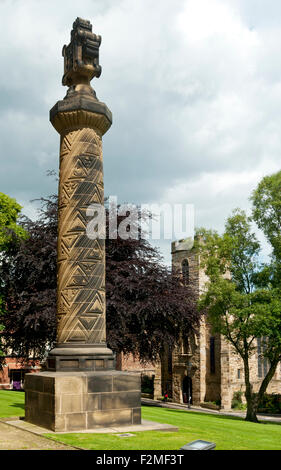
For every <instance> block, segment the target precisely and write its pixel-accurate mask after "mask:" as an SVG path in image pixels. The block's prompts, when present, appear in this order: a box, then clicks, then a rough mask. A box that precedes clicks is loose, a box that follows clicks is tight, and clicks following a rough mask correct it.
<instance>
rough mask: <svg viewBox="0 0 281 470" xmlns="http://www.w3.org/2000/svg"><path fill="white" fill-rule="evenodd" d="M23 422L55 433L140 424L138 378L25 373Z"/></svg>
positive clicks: (105, 373) (113, 374)
mask: <svg viewBox="0 0 281 470" xmlns="http://www.w3.org/2000/svg"><path fill="white" fill-rule="evenodd" d="M24 389H25V394H26V398H25V420H26V421H27V422H29V423H32V424H36V425H37V426H41V427H43V428H47V429H50V430H51V431H55V432H64V431H65V432H67V431H75V430H77V431H79V430H86V429H94V428H98V427H114V426H127V425H132V424H141V384H140V375H139V374H135V373H134V374H132V373H129V372H122V371H101V372H98V371H93V372H71V373H70V372H68V373H67V372H40V373H38V374H26V375H25V382H24Z"/></svg>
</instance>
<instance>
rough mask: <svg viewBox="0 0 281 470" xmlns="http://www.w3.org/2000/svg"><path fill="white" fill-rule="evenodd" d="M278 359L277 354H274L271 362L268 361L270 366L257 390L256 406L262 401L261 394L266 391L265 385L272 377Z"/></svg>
mask: <svg viewBox="0 0 281 470" xmlns="http://www.w3.org/2000/svg"><path fill="white" fill-rule="evenodd" d="M279 361H280V357H279V354H276V356H275V357H274V358H273V360H272V362H270V368H269V370H268V372H267V374H266V376H265V377H264V379H263V381H262V383H261V386H260V389H259V392H258V396H257V407H258V405H259V403H260V402H261V401H262V399H263V396H264V394H265V392H266V389H267V386H268V384H269V382H270V381H271V379H272V377H273V376H274V374H275V371H276V368H277V365H278V363H279Z"/></svg>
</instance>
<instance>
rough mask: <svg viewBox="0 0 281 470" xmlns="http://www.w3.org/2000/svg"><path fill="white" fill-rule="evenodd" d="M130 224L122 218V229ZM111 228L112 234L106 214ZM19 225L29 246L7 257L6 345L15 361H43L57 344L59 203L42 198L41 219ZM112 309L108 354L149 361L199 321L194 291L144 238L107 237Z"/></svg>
mask: <svg viewBox="0 0 281 470" xmlns="http://www.w3.org/2000/svg"><path fill="white" fill-rule="evenodd" d="M142 217H150V215H149V214H142ZM124 220H125V216H117V227H118V226H119V224H120V222H123V223H124ZM106 221H107V233H108V225H109V212H108V211H107V218H106ZM21 225H22V227H23V228H24V229H25V230H26V231H27V232H28V234H29V237H28V239H27V240H22V241H21V242H20V243H19V244H16V245H15V246H13V247H11V249H10V251H9V252H5V253H2V256H1V263H0V275H1V279H2V284H1V294H2V296H3V298H4V299H5V302H4V307H3V309H2V320H1V321H2V324H3V325H4V331H3V333H2V339H3V340H4V341H3V342H4V346H5V348H6V350H8V349H10V350H12V351H13V353H14V354H16V355H17V356H20V357H22V358H27V357H30V355H31V354H32V355H33V357H34V358H35V357H36V358H41V359H42V358H43V357H44V356H45V355H46V353H47V351H48V350H49V349H50V348H51V347H52V344H53V343H54V341H55V324H56V267H57V197H56V196H53V197H51V198H48V199H41V211H40V215H39V217H38V220H36V221H35V222H34V221H31V220H30V219H28V218H26V217H22V218H21ZM106 305H107V306H106V314H107V330H108V331H107V342H108V345H109V347H110V348H111V349H112V350H113V351H115V352H124V353H132V354H134V355H136V356H138V357H139V358H140V359H141V360H143V361H154V360H157V359H158V358H159V357H160V355H161V352H162V350H163V348H164V346H170V347H171V348H172V347H173V346H175V344H176V343H177V342H178V340H179V338H180V335H181V333H182V332H185V333H189V332H191V331H195V330H196V328H197V326H198V322H199V319H200V314H199V313H198V310H197V307H196V299H195V297H194V294H193V291H192V286H184V285H183V283H182V282H181V280H180V276H179V275H178V274H177V273H172V272H171V271H170V270H169V269H168V268H167V267H166V266H165V265H164V264H163V263H162V259H161V256H160V254H159V251H158V250H157V249H156V248H154V247H152V246H151V244H150V243H149V242H148V241H147V240H145V239H142V238H141V237H140V236H138V238H137V239H133V238H130V237H128V238H127V239H123V238H120V236H119V235H118V233H117V234H116V238H113V239H112V237H111V238H109V237H108V236H107V238H106Z"/></svg>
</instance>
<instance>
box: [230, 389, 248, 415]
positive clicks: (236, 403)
mask: <svg viewBox="0 0 281 470" xmlns="http://www.w3.org/2000/svg"><path fill="white" fill-rule="evenodd" d="M242 396H243V392H242V390H237V391H236V392H234V393H233V397H232V402H231V408H233V409H236V410H244V409H245V408H246V406H245V405H244V404H243V401H242Z"/></svg>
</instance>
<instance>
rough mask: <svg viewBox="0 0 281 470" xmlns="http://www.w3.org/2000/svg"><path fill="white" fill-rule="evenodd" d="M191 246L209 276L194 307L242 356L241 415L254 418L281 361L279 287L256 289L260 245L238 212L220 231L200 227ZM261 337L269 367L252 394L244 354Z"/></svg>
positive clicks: (248, 220)
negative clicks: (243, 411) (244, 403)
mask: <svg viewBox="0 0 281 470" xmlns="http://www.w3.org/2000/svg"><path fill="white" fill-rule="evenodd" d="M197 248H198V250H199V252H200V256H201V265H202V266H203V268H204V269H205V271H206V274H207V275H208V276H209V282H208V283H207V286H206V291H205V292H204V294H203V295H202V296H201V298H200V302H199V307H200V309H201V310H204V309H205V310H206V309H207V311H208V316H209V320H210V322H211V324H212V327H213V330H214V332H218V333H220V334H222V335H223V336H225V338H226V339H227V340H228V341H229V342H230V343H231V344H232V346H233V348H234V350H235V352H236V353H237V354H239V355H240V357H241V358H242V360H243V363H244V372H245V374H244V378H245V386H246V392H245V396H246V400H247V417H246V419H248V420H253V421H256V420H257V418H256V409H257V403H258V401H259V400H261V399H262V396H263V394H264V392H265V390H266V387H267V385H268V383H269V381H270V380H271V378H272V377H273V374H274V372H275V370H276V367H277V364H278V362H279V361H280V359H281V291H280V289H279V288H277V287H276V288H273V287H272V286H271V285H267V286H266V287H261V284H262V283H261V282H260V279H261V277H259V274H260V273H261V272H264V269H265V267H264V266H262V265H261V264H260V263H259V253H260V244H259V242H258V240H257V238H256V236H255V234H254V233H253V232H252V229H251V219H250V218H248V217H247V216H246V214H245V212H244V211H241V210H239V209H236V210H235V211H234V212H233V214H232V215H231V216H230V217H229V218H228V219H227V222H226V225H225V231H224V233H223V234H222V235H219V234H218V233H217V232H213V231H206V230H203V229H202V230H200V231H199V232H198V242H197ZM268 269H270V267H269V266H268ZM257 279H259V284H258V283H257ZM261 337H266V342H265V343H264V348H263V355H264V356H265V357H267V358H268V359H269V361H270V368H269V371H268V373H267V375H266V376H265V377H264V379H263V381H262V384H261V387H260V389H259V393H258V395H257V396H255V395H254V394H253V391H252V385H251V378H250V366H249V358H250V357H251V355H252V353H253V352H254V351H255V350H256V340H257V338H261Z"/></svg>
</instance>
